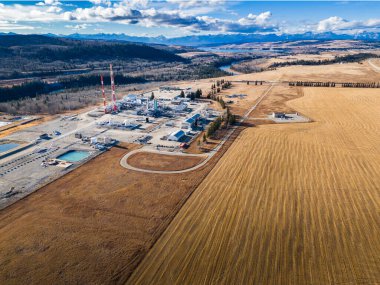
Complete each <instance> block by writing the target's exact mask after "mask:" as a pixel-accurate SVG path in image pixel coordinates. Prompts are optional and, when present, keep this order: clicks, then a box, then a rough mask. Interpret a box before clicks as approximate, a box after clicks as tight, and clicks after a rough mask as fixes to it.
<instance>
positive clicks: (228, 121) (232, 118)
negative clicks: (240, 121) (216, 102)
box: [206, 108, 237, 137]
mask: <svg viewBox="0 0 380 285" xmlns="http://www.w3.org/2000/svg"><path fill="white" fill-rule="evenodd" d="M236 121H237V118H236V115H233V114H231V112H230V109H229V108H227V111H226V113H225V114H224V115H223V116H220V117H218V118H216V119H215V121H213V122H211V123H210V124H209V126H208V128H207V132H206V136H207V137H212V136H213V135H214V134H215V133H216V132H217V131H218V130H219V129H227V128H228V126H230V125H234V124H235V123H236Z"/></svg>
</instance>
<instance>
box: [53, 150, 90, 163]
mask: <svg viewBox="0 0 380 285" xmlns="http://www.w3.org/2000/svg"><path fill="white" fill-rule="evenodd" d="M89 155H90V153H89V152H88V151H81V150H70V151H68V152H65V153H64V154H62V155H60V156H58V157H57V159H60V160H65V161H68V162H78V161H81V160H83V159H85V158H86V157H88V156H89Z"/></svg>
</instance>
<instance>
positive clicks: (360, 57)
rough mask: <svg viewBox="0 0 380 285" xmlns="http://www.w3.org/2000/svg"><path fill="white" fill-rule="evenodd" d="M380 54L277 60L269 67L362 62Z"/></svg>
mask: <svg viewBox="0 0 380 285" xmlns="http://www.w3.org/2000/svg"><path fill="white" fill-rule="evenodd" d="M379 57H380V55H377V54H373V53H358V54H349V55H345V56H336V57H335V58H334V59H324V60H304V59H301V60H296V61H288V62H275V63H272V64H271V65H270V66H269V68H277V67H284V66H290V65H327V64H335V63H340V62H360V61H363V60H366V59H370V58H379Z"/></svg>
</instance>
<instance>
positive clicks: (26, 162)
mask: <svg viewBox="0 0 380 285" xmlns="http://www.w3.org/2000/svg"><path fill="white" fill-rule="evenodd" d="M109 71H110V76H111V94H107V93H106V88H105V82H104V79H103V75H101V76H100V83H101V94H102V100H103V104H102V106H101V107H98V108H95V109H94V110H91V111H89V112H85V113H81V114H77V115H74V114H73V115H62V116H60V117H58V118H57V119H54V120H51V121H47V122H45V123H43V124H40V125H36V126H33V127H30V128H29V129H28V130H25V131H24V130H21V131H18V132H15V133H13V134H11V135H9V136H7V140H8V141H9V142H17V144H15V145H18V147H16V148H13V149H10V150H6V151H3V152H1V153H0V155H1V157H0V177H1V178H3V179H1V181H0V188H1V189H4V191H5V190H6V191H5V192H4V191H1V192H0V209H1V208H2V207H4V206H6V205H7V204H8V203H11V202H12V201H13V200H17V199H20V198H21V197H24V196H26V195H28V194H29V193H31V192H33V191H35V190H36V189H38V188H39V187H40V186H41V185H43V184H44V183H49V182H50V181H51V180H54V179H56V178H57V177H59V176H62V175H64V174H66V173H68V172H70V171H71V170H73V169H75V168H76V167H78V166H80V165H81V164H83V163H84V162H86V161H88V160H90V159H92V158H94V157H95V156H97V155H99V154H100V153H102V152H103V151H106V150H107V149H109V148H110V147H112V146H113V145H114V144H116V143H117V142H126V143H136V144H141V145H143V147H144V148H147V149H155V150H157V149H164V150H166V151H168V150H170V151H173V152H176V151H178V152H180V151H182V149H183V147H184V146H185V145H186V146H187V145H189V144H190V143H191V142H192V141H193V140H194V139H195V138H196V137H197V136H198V135H199V133H200V132H201V131H202V130H204V129H205V127H206V126H207V124H208V123H210V122H211V121H212V120H213V119H214V118H215V117H216V116H219V115H220V114H219V112H217V111H215V110H212V109H209V108H208V105H209V103H210V102H209V101H208V100H201V99H200V100H191V99H190V98H188V97H190V94H191V93H192V89H191V88H190V87H186V88H179V87H175V86H174V87H172V86H162V87H160V88H157V89H155V90H150V91H149V92H145V93H131V94H126V95H124V96H117V90H116V87H115V80H114V74H113V70H112V65H110V69H109ZM117 97H119V98H121V99H117ZM4 145H5V144H4ZM8 145H11V144H10V143H7V144H6V146H8ZM4 149H5V148H4ZM4 195H5V196H4Z"/></svg>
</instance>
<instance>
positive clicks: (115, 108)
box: [110, 64, 117, 112]
mask: <svg viewBox="0 0 380 285" xmlns="http://www.w3.org/2000/svg"><path fill="white" fill-rule="evenodd" d="M110 73H111V88H112V110H113V111H115V112H116V111H117V106H116V95H115V80H114V77H113V70H112V64H110Z"/></svg>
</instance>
